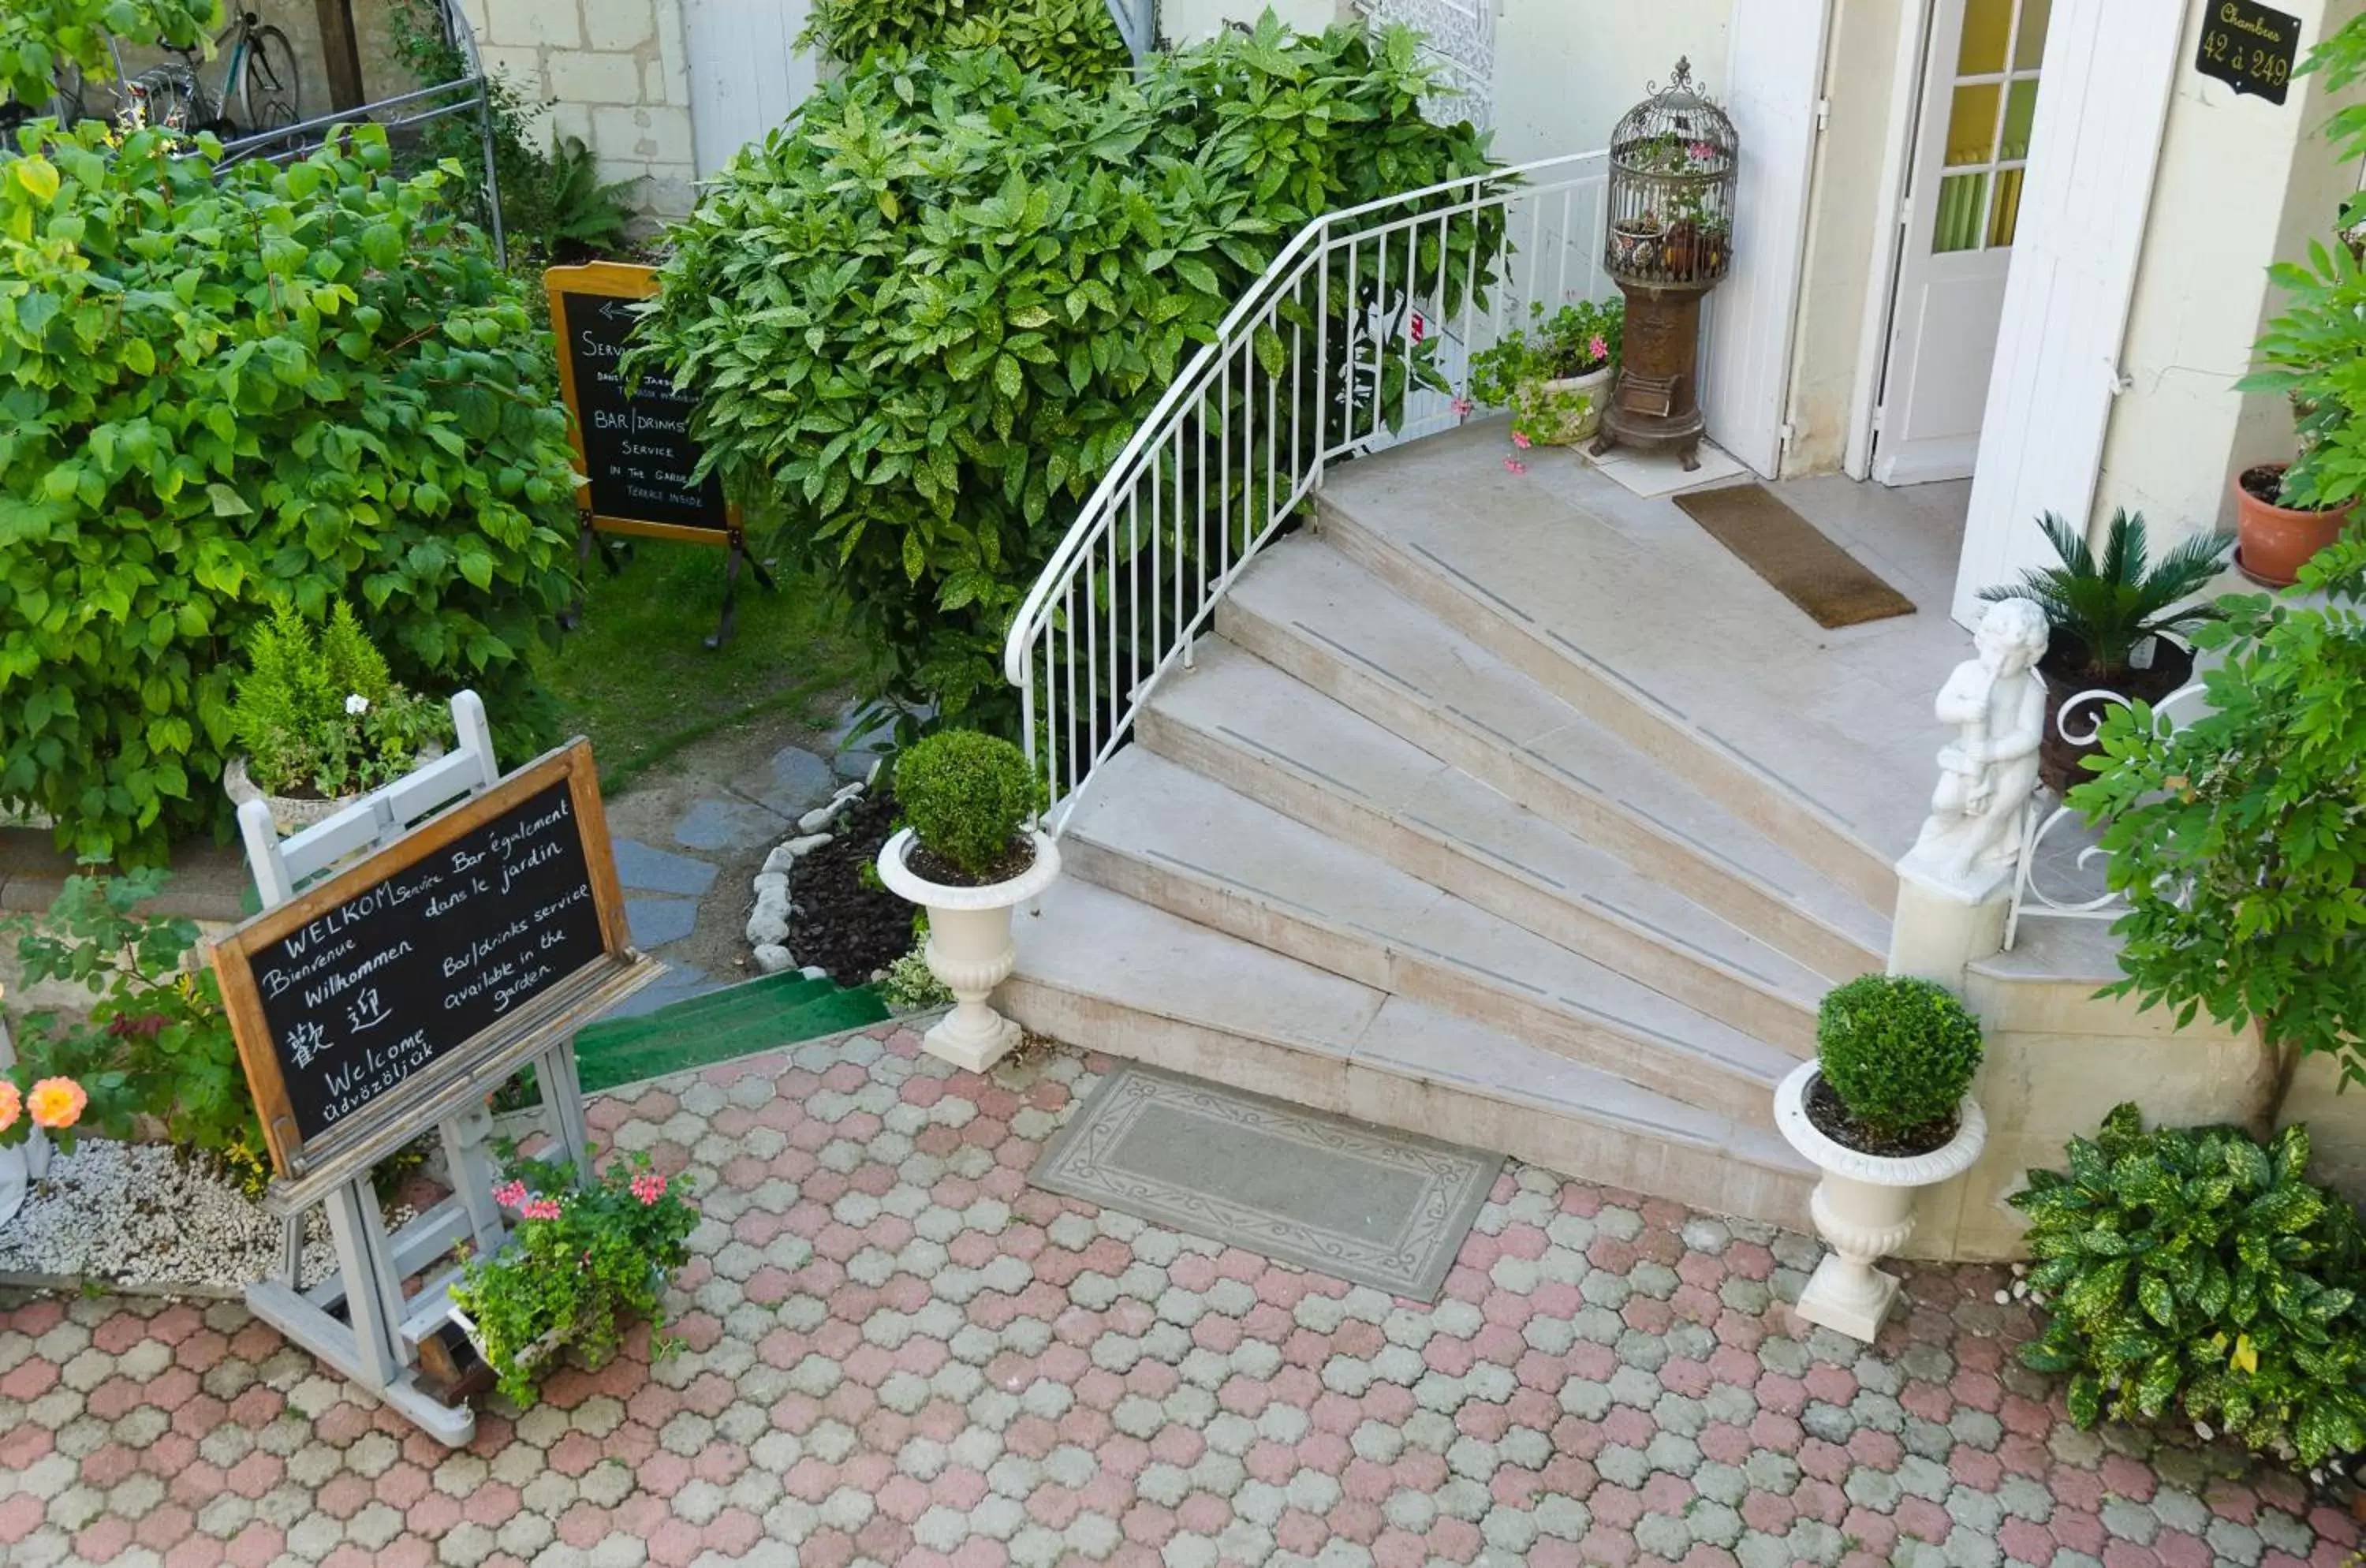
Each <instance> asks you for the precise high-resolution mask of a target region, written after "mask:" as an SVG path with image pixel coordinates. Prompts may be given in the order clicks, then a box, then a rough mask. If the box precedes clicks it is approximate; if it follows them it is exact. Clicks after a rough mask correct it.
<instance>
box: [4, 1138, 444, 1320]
mask: <svg viewBox="0 0 2366 1568" xmlns="http://www.w3.org/2000/svg"><path fill="white" fill-rule="evenodd" d="M410 1217H411V1211H410V1210H409V1209H408V1208H407V1207H403V1208H397V1209H393V1210H390V1211H389V1213H388V1214H387V1221H388V1224H389V1228H392V1227H393V1226H395V1225H399V1224H402V1223H403V1222H404V1221H406V1220H407V1219H409V1218H410ZM305 1221H306V1230H305V1246H304V1282H305V1283H306V1284H307V1285H310V1284H314V1283H317V1282H318V1281H320V1280H324V1279H326V1278H327V1277H328V1276H329V1274H330V1273H331V1271H332V1270H333V1269H335V1267H336V1251H335V1249H334V1247H332V1245H331V1243H330V1240H329V1225H328V1219H327V1216H326V1215H325V1214H324V1213H322V1212H321V1211H320V1210H318V1209H315V1210H313V1211H312V1212H311V1213H310V1214H308V1215H306V1216H305ZM280 1234H281V1233H280V1224H279V1222H278V1221H277V1220H276V1219H274V1218H272V1217H271V1215H269V1214H268V1213H265V1212H264V1208H263V1205H262V1204H261V1203H258V1202H256V1201H254V1200H252V1199H250V1198H248V1197H246V1196H245V1195H244V1194H243V1193H242V1192H240V1191H239V1190H238V1189H237V1188H236V1187H235V1186H233V1185H232V1184H231V1182H229V1181H227V1180H225V1179H222V1178H221V1177H220V1176H218V1175H216V1174H215V1173H214V1172H213V1171H212V1170H211V1169H209V1168H208V1167H207V1165H206V1162H204V1161H202V1160H196V1159H186V1158H184V1157H182V1156H181V1155H180V1154H178V1153H177V1152H176V1151H175V1150H174V1149H172V1148H171V1147H169V1146H167V1145H162V1144H118V1143H114V1142H111V1141H109V1140H107V1139H104V1138H84V1139H83V1140H81V1141H80V1142H79V1143H77V1144H76V1145H74V1151H73V1153H72V1154H70V1155H64V1154H61V1155H55V1156H51V1161H50V1174H49V1176H48V1178H47V1179H44V1180H41V1181H37V1182H35V1183H33V1184H32V1186H31V1188H30V1189H29V1190H28V1191H27V1192H26V1194H25V1206H24V1207H23V1208H22V1209H19V1210H18V1211H17V1217H16V1218H15V1219H13V1220H11V1221H9V1222H8V1223H7V1224H6V1225H0V1273H8V1274H43V1275H53V1276H54V1275H73V1276H78V1277H80V1278H82V1279H84V1280H91V1281H93V1282H96V1283H98V1284H102V1285H125V1286H134V1287H146V1288H149V1289H155V1288H170V1287H172V1286H176V1285H177V1286H185V1287H198V1288H208V1289H212V1290H226V1291H234V1290H238V1289H240V1288H242V1287H243V1286H246V1285H248V1284H251V1283H253V1282H254V1281H255V1280H262V1279H265V1278H268V1277H269V1276H270V1275H271V1274H272V1273H273V1272H274V1271H275V1270H276V1269H277V1268H278V1267H279V1247H280Z"/></svg>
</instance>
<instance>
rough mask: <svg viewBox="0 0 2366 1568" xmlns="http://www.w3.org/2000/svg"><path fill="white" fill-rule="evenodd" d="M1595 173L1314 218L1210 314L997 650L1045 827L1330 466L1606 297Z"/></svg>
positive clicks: (1478, 186) (1579, 158) (1410, 196)
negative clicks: (1536, 330) (1517, 344)
mask: <svg viewBox="0 0 2366 1568" xmlns="http://www.w3.org/2000/svg"><path fill="white" fill-rule="evenodd" d="M1607 167H1608V157H1607V154H1606V153H1604V152H1580V153H1572V154H1569V155H1567V156H1564V157H1560V158H1549V159H1545V160H1542V161H1539V162H1537V163H1532V164H1519V165H1516V166H1514V167H1509V168H1504V169H1497V170H1493V171H1490V172H1489V173H1486V174H1483V175H1471V176H1469V177H1467V178H1463V179H1458V180H1449V181H1447V182H1445V183H1443V184H1440V185H1435V186H1426V187H1425V188H1423V189H1420V190H1414V191H1407V192H1405V193H1403V194H1402V195H1398V196H1392V197H1383V198H1381V199H1380V200H1378V201H1370V202H1366V203H1364V204H1363V205H1361V206H1358V207H1351V208H1346V209H1341V210H1339V211H1336V212H1331V213H1326V214H1325V215H1324V216H1323V217H1320V218H1317V219H1315V220H1313V222H1311V223H1309V224H1307V225H1306V226H1305V227H1304V228H1303V229H1301V230H1300V231H1298V233H1297V234H1296V235H1295V236H1293V237H1292V238H1291V240H1290V243H1288V244H1286V245H1284V246H1283V247H1282V249H1281V252H1280V254H1279V255H1277V256H1276V257H1275V258H1274V260H1273V263H1272V264H1271V265H1269V266H1268V267H1267V268H1266V270H1265V272H1264V273H1263V275H1261V276H1259V277H1258V279H1257V281H1256V284H1255V285H1253V286H1252V287H1251V288H1249V290H1248V292H1247V293H1246V294H1245V295H1244V296H1243V297H1242V299H1240V301H1239V302H1238V303H1237V304H1235V305H1234V307H1233V309H1232V310H1231V311H1229V312H1228V313H1227V314H1226V315H1225V317H1224V319H1223V321H1222V322H1221V323H1220V324H1219V326H1218V327H1217V330H1216V333H1215V336H1214V338H1213V340H1212V341H1211V342H1209V343H1207V344H1204V345H1202V346H1201V348H1200V351H1199V352H1198V353H1197V354H1195V355H1192V357H1191V359H1190V361H1189V364H1188V365H1187V366H1186V367H1184V370H1183V372H1182V374H1181V375H1179V376H1178V377H1177V378H1176V379H1175V380H1174V382H1173V383H1172V384H1170V385H1169V386H1168V387H1167V389H1166V392H1165V393H1164V394H1163V395H1162V396H1161V397H1160V398H1159V400H1158V401H1157V403H1156V404H1155V406H1154V407H1153V408H1152V410H1151V412H1150V415H1149V417H1148V418H1147V419H1145V420H1144V422H1143V423H1142V425H1141V426H1140V427H1139V428H1138V429H1136V430H1135V431H1134V433H1133V435H1132V438H1131V439H1130V440H1129V441H1127V443H1126V445H1125V446H1124V449H1123V450H1122V451H1121V452H1120V453H1119V455H1118V458H1117V461H1116V462H1115V463H1114V464H1112V465H1111V466H1110V470H1109V472H1108V473H1107V474H1106V475H1104V476H1103V477H1102V479H1101V480H1100V483H1099V484H1098V485H1097V486H1096V487H1095V488H1094V490H1093V492H1092V494H1091V495H1090V496H1089V497H1088V498H1087V500H1086V502H1085V504H1084V507H1083V509H1082V510H1081V511H1080V512H1078V513H1077V514H1076V522H1075V523H1074V524H1072V525H1070V527H1069V529H1068V532H1067V534H1066V535H1065V536H1064V537H1063V538H1062V539H1061V541H1060V544H1059V547H1058V548H1057V549H1055V550H1054V551H1053V554H1052V558H1051V559H1050V561H1049V562H1048V563H1047V564H1046V565H1045V567H1044V568H1043V570H1042V574H1041V575H1040V576H1039V577H1038V578H1037V579H1036V581H1035V585H1034V587H1033V588H1032V590H1031V591H1030V592H1029V593H1028V595H1027V599H1026V602H1025V603H1024V604H1022V605H1021V606H1020V611H1019V615H1018V616H1017V618H1016V619H1015V620H1013V621H1012V623H1011V626H1010V631H1009V635H1008V638H1007V639H1006V641H1005V643H1004V648H1003V672H1004V675H1005V677H1006V678H1007V679H1008V681H1009V682H1010V683H1011V684H1012V685H1014V686H1016V687H1018V688H1019V690H1020V698H1021V707H1022V713H1023V718H1024V725H1025V743H1026V747H1027V753H1028V756H1029V758H1030V759H1031V761H1033V762H1034V764H1035V766H1036V768H1037V769H1038V771H1039V772H1040V773H1041V774H1042V778H1043V780H1044V783H1045V785H1046V786H1047V789H1048V791H1049V795H1050V797H1051V800H1052V802H1053V806H1054V807H1055V808H1054V809H1053V811H1052V812H1050V813H1049V814H1048V815H1047V817H1046V823H1047V827H1048V829H1049V830H1050V831H1051V832H1053V833H1054V834H1056V833H1058V832H1059V831H1060V829H1061V828H1062V826H1063V825H1064V824H1065V821H1066V818H1067V816H1068V811H1069V809H1070V808H1071V807H1073V805H1074V803H1075V800H1076V797H1077V795H1079V794H1080V793H1081V792H1082V791H1083V790H1084V789H1085V787H1086V786H1087V784H1089V782H1090V781H1091V779H1092V776H1093V774H1094V773H1095V772H1096V771H1097V770H1098V768H1099V767H1100V765H1101V764H1102V763H1103V762H1105V761H1108V760H1109V758H1110V756H1111V755H1113V754H1114V753H1115V751H1116V750H1117V749H1118V748H1119V747H1120V746H1121V745H1122V744H1123V743H1124V741H1125V739H1126V737H1127V736H1128V735H1129V734H1130V733H1131V731H1132V727H1133V723H1134V719H1135V716H1137V715H1138V714H1139V712H1140V711H1141V708H1142V706H1143V705H1144V703H1145V702H1146V701H1147V700H1148V698H1149V696H1150V694H1151V693H1152V692H1153V691H1154V690H1155V688H1156V686H1157V684H1158V682H1160V681H1161V680H1162V679H1164V678H1165V677H1166V674H1167V672H1168V671H1171V670H1173V669H1174V668H1175V667H1176V666H1177V664H1183V665H1189V662H1190V660H1191V645H1192V641H1193V639H1194V638H1195V637H1197V636H1198V635H1199V634H1200V631H1201V630H1202V629H1203V628H1204V627H1205V626H1207V624H1208V622H1209V619H1210V617H1211V615H1213V614H1214V613H1215V607H1216V604H1217V603H1218V602H1219V601H1220V600H1221V599H1222V597H1223V595H1224V593H1225V592H1227V591H1228V590H1229V589H1230V588H1231V586H1232V585H1233V583H1234V582H1235V581H1238V579H1239V576H1240V573H1241V571H1242V570H1243V569H1244V568H1245V566H1246V565H1247V564H1248V562H1249V561H1250V559H1251V558H1254V557H1255V556H1256V553H1257V551H1258V550H1259V549H1260V548H1261V547H1263V546H1264V545H1265V543H1266V542H1267V541H1268V539H1270V538H1271V537H1272V536H1273V535H1274V533H1275V532H1276V531H1277V529H1278V528H1279V526H1280V525H1282V524H1283V523H1284V522H1285V521H1287V520H1288V519H1289V518H1290V515H1291V514H1292V512H1293V510H1294V509H1295V508H1296V507H1297V506H1298V505H1299V503H1300V502H1301V501H1303V500H1304V499H1305V498H1306V497H1307V495H1308V494H1309V493H1310V492H1312V491H1314V490H1315V489H1317V488H1318V487H1319V486H1320V485H1321V484H1322V482H1323V476H1324V470H1325V468H1327V466H1328V465H1329V464H1330V463H1331V462H1333V461H1334V460H1337V459H1341V458H1344V457H1354V456H1359V455H1362V454H1364V453H1366V452H1370V451H1376V450H1379V449H1380V448H1381V447H1384V446H1393V445H1397V444H1400V443H1402V442H1404V441H1409V440H1414V439H1417V438H1419V437H1421V436H1424V435H1430V434H1437V433H1438V432H1440V431H1444V430H1448V429H1451V428H1453V427H1454V426H1455V425H1457V424H1459V423H1460V422H1461V420H1462V419H1463V417H1464V416H1466V415H1467V414H1468V413H1469V412H1470V356H1471V355H1473V354H1475V353H1477V352H1478V351H1480V350H1482V349H1484V348H1485V347H1487V346H1488V345H1490V344H1493V343H1494V342H1496V341H1497V340H1498V339H1499V338H1500V337H1501V336H1502V335H1503V333H1504V332H1505V331H1507V330H1509V329H1512V328H1515V327H1518V326H1521V325H1524V324H1526V323H1527V321H1528V319H1529V314H1530V308H1531V307H1532V306H1541V307H1543V308H1544V309H1545V310H1547V311H1550V310H1554V309H1556V308H1558V307H1559V306H1560V305H1561V304H1563V303H1568V302H1573V301H1575V300H1579V299H1598V298H1601V297H1602V296H1603V295H1605V294H1606V293H1607V292H1608V280H1607V278H1606V275H1605V274H1604V273H1603V271H1602V266H1601V257H1602V230H1603V224H1604V221H1605V206H1606V202H1605V197H1606V172H1607ZM1392 253H1393V254H1392ZM1310 340H1311V341H1310Z"/></svg>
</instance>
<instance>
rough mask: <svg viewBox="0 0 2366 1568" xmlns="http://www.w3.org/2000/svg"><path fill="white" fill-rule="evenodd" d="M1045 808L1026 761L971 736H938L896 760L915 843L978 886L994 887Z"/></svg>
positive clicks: (1008, 748) (901, 802)
mask: <svg viewBox="0 0 2366 1568" xmlns="http://www.w3.org/2000/svg"><path fill="white" fill-rule="evenodd" d="M1042 800H1043V791H1042V784H1041V782H1040V781H1039V780H1037V778H1036V777H1035V770H1034V768H1033V767H1032V766H1031V765H1030V764H1029V762H1028V761H1027V755H1026V753H1025V752H1023V751H1021V750H1020V749H1019V748H1018V747H1016V746H1013V745H1012V744H1011V743H1010V742H1009V741H1008V740H1004V739H1000V738H999V737H997V736H992V735H982V734H980V733H978V732H977V731H976V730H974V729H947V730H941V731H939V732H938V733H937V734H934V735H931V736H929V737H928V738H927V739H923V740H918V741H916V742H914V743H913V744H912V745H911V746H909V747H907V749H906V750H905V751H904V753H903V755H901V756H900V757H898V758H896V805H897V806H899V807H902V808H903V812H904V820H905V822H906V823H907V824H908V825H909V826H910V828H911V829H912V834H913V837H915V838H917V839H918V840H919V841H920V847H921V848H922V849H925V850H927V851H929V852H931V853H932V854H935V855H937V856H940V857H941V858H942V859H943V860H944V861H946V862H947V863H950V864H951V865H952V866H953V867H954V868H955V869H956V870H958V871H959V872H960V873H961V874H963V875H964V876H966V877H969V878H970V879H971V880H973V881H974V882H978V883H984V882H988V881H992V880H994V879H995V878H994V873H995V871H996V869H997V866H998V865H1000V864H1001V863H1003V862H1004V861H1006V860H1007V859H1008V857H1009V855H1010V852H1011V848H1012V845H1013V843H1014V842H1015V841H1017V840H1019V837H1020V829H1021V828H1022V827H1023V826H1024V825H1025V823H1026V821H1027V819H1028V818H1030V817H1031V816H1033V815H1034V814H1035V812H1036V811H1037V810H1038V809H1040V808H1041V807H1042Z"/></svg>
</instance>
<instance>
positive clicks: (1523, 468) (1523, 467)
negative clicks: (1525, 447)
mask: <svg viewBox="0 0 2366 1568" xmlns="http://www.w3.org/2000/svg"><path fill="white" fill-rule="evenodd" d="M1527 471H1528V466H1527V464H1526V463H1523V462H1521V461H1520V460H1519V459H1518V458H1517V457H1506V458H1504V472H1505V473H1507V474H1525V473H1527Z"/></svg>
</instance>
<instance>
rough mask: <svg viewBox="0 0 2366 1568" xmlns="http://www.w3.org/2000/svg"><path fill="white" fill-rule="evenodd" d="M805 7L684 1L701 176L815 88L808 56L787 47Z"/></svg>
mask: <svg viewBox="0 0 2366 1568" xmlns="http://www.w3.org/2000/svg"><path fill="white" fill-rule="evenodd" d="M806 9H807V7H806V0H683V4H682V24H683V30H684V31H685V32H686V33H687V34H688V35H689V48H690V123H691V136H692V141H693V147H694V149H695V152H696V155H697V160H698V175H699V177H700V178H701V179H704V178H706V177H707V176H708V175H713V174H714V173H715V171H716V170H717V169H720V168H721V167H723V165H724V164H727V163H729V162H730V161H731V155H732V154H733V153H735V152H738V151H739V149H740V148H742V147H744V146H746V145H747V144H748V143H749V142H750V141H756V140H758V139H759V138H760V137H761V136H762V135H763V134H764V133H765V132H766V131H768V130H772V128H773V127H774V126H776V125H779V124H780V123H781V122H782V121H783V120H785V119H787V118H789V111H790V110H791V109H794V108H795V107H797V106H798V105H799V104H801V103H803V102H805V99H806V94H808V93H810V92H812V91H813V90H814V85H815V82H816V81H817V74H816V69H815V64H814V60H813V57H812V56H811V55H810V54H806V53H804V52H801V51H797V50H796V49H794V48H793V47H792V46H793V45H794V43H795V41H796V37H797V35H798V34H799V33H801V32H803V31H804V30H805V26H806Z"/></svg>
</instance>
